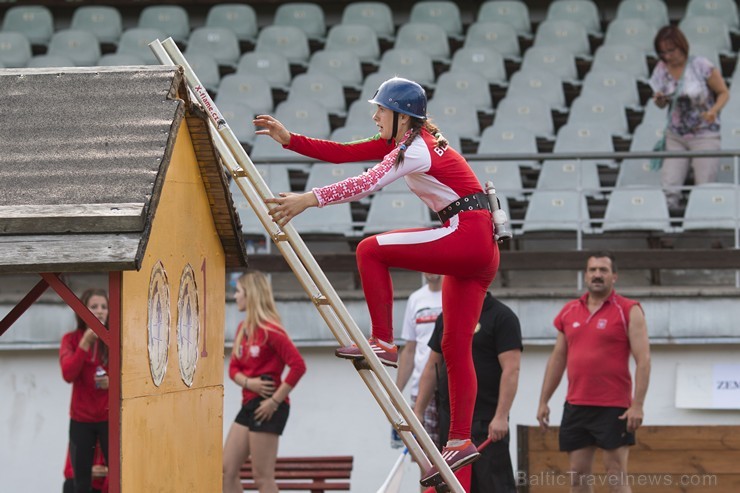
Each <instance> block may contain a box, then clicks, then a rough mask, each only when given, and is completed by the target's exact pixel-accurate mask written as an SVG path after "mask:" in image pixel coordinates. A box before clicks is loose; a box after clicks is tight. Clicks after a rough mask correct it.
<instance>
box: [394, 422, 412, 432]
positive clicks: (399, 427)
mask: <svg viewBox="0 0 740 493" xmlns="http://www.w3.org/2000/svg"><path fill="white" fill-rule="evenodd" d="M395 427H396V429H397V430H398V431H414V430H412V429H411V426H409V424H408V423H406V422H405V421H404V422H402V423H395Z"/></svg>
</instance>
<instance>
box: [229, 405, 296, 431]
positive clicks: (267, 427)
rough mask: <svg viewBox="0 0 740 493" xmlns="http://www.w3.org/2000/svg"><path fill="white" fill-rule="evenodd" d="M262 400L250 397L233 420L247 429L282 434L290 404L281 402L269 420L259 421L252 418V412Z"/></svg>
mask: <svg viewBox="0 0 740 493" xmlns="http://www.w3.org/2000/svg"><path fill="white" fill-rule="evenodd" d="M262 401H263V399H252V400H251V401H249V402H247V403H246V404H244V405H243V406H242V408H241V410H240V411H239V414H237V415H236V419H234V422H236V423H239V424H240V425H242V426H246V427H247V428H249V431H260V432H263V433H274V434H276V435H282V434H283V430H284V429H285V424H286V423H287V422H288V415H289V414H290V404H288V403H286V402H281V403H280V406H279V407H278V408H277V411H275V413H274V414H273V415H272V418H270V420H269V421H263V422H259V421H256V420H255V419H254V412H255V411H256V410H257V408H258V407H259V405H260V402H262Z"/></svg>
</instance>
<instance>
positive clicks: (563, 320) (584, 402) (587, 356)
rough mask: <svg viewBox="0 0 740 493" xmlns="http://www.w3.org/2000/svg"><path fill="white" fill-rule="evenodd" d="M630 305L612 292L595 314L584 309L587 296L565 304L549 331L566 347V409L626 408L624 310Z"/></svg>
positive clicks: (629, 390) (627, 351) (627, 353)
mask: <svg viewBox="0 0 740 493" xmlns="http://www.w3.org/2000/svg"><path fill="white" fill-rule="evenodd" d="M635 305H637V306H640V305H639V303H638V302H637V301H635V300H631V299H628V298H625V297H623V296H620V295H618V294H617V293H615V292H612V294H611V295H610V296H609V297H608V298H607V299H606V300H605V301H604V303H603V304H602V305H601V307H599V309H598V310H596V311H595V312H593V313H591V312H589V310H588V293H586V294H584V295H583V296H582V297H580V298H579V299H577V300H573V301H570V302H568V303H567V304H566V305H565V306H564V307H563V309H562V310H560V313H558V315H557V317H555V321H554V324H555V328H556V329H557V330H559V331H560V332H562V333H563V334H564V335H565V339H566V342H567V344H568V359H567V368H568V394H567V397H566V400H567V401H568V402H569V403H570V404H575V405H580V406H604V407H625V408H626V407H629V406H630V404H631V402H632V377H631V376H630V371H629V356H630V341H629V333H628V329H629V322H630V318H629V317H630V310H631V309H632V307H633V306H635Z"/></svg>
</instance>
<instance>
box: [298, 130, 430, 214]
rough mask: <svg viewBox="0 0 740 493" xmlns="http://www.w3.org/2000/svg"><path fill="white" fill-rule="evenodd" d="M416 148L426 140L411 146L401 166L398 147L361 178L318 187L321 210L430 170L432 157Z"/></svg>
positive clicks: (316, 189) (354, 177) (314, 190)
mask: <svg viewBox="0 0 740 493" xmlns="http://www.w3.org/2000/svg"><path fill="white" fill-rule="evenodd" d="M416 146H425V144H424V141H423V139H421V138H418V139H416V140H415V141H414V142H413V143H412V144H411V146H409V148H408V149H407V150H406V155H405V159H404V162H403V165H401V166H394V163H395V161H396V156H397V155H398V152H399V148H395V149H393V151H391V152H390V153H388V154H387V155H386V156H385V158H384V159H383V161H381V162H380V163H378V164H376V165H375V166H373V167H372V168H370V169H369V170H367V171H365V172H364V173H362V174H361V175H359V176H353V177H350V178H347V179H345V180H342V181H340V182H337V183H334V184H332V185H327V186H325V187H320V188H314V189H313V190H312V191H313V193H314V195H315V196H316V199H317V200H318V202H319V207H324V206H325V205H329V204H339V203H342V202H351V201H353V200H358V199H361V198H363V197H367V196H368V195H370V194H371V193H373V192H376V191H378V190H380V189H381V188H383V187H384V186H386V185H388V184H390V183H392V182H394V181H396V180H398V179H399V178H402V177H403V176H406V175H408V174H411V173H416V172H420V171H425V170H428V169H429V167H430V166H431V162H430V161H429V159H428V158H427V159H424V158H423V157H421V156H423V153H420V152H418V151H417V148H416ZM427 156H428V153H427Z"/></svg>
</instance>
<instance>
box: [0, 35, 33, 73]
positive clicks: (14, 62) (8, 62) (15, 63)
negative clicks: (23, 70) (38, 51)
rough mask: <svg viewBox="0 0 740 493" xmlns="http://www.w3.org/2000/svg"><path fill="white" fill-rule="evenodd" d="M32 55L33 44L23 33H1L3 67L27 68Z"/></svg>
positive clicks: (0, 50) (0, 56)
mask: <svg viewBox="0 0 740 493" xmlns="http://www.w3.org/2000/svg"><path fill="white" fill-rule="evenodd" d="M32 54H33V52H32V51H31V43H30V42H29V41H28V38H26V37H25V36H24V35H23V34H22V33H18V32H13V31H8V32H4V31H0V63H2V64H3V66H5V67H8V68H15V67H25V66H26V64H27V63H28V61H29V60H31V56H32Z"/></svg>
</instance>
